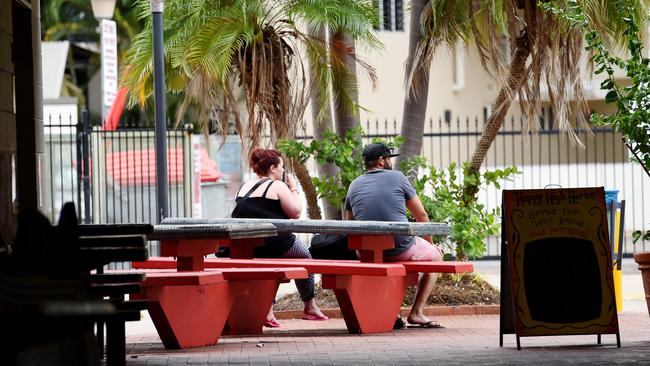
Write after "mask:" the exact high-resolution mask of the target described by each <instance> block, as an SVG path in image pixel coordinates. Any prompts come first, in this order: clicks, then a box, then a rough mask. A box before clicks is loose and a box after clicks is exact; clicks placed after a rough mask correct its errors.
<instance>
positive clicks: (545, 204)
mask: <svg viewBox="0 0 650 366" xmlns="http://www.w3.org/2000/svg"><path fill="white" fill-rule="evenodd" d="M501 228H502V230H501V318H500V330H499V337H500V339H499V346H503V335H504V334H515V335H516V337H517V349H521V344H520V337H528V336H549V335H578V334H596V335H598V338H597V339H598V343H599V344H600V335H601V334H616V343H617V345H618V347H620V346H621V339H620V333H619V329H618V316H617V313H616V297H615V294H614V282H613V278H612V263H611V258H612V257H611V253H610V246H609V239H608V238H609V235H608V232H607V231H608V230H607V211H606V209H605V191H604V189H603V188H602V187H598V188H569V189H534V190H504V191H503V201H502V224H501Z"/></svg>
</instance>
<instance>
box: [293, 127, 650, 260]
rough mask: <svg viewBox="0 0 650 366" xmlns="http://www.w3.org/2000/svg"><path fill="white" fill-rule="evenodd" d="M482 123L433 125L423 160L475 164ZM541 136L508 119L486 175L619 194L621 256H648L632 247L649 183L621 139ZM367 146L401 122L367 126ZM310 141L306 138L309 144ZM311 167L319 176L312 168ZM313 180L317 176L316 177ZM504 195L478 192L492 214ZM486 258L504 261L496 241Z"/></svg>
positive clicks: (649, 222) (516, 183)
mask: <svg viewBox="0 0 650 366" xmlns="http://www.w3.org/2000/svg"><path fill="white" fill-rule="evenodd" d="M483 121H484V118H464V119H461V118H458V119H455V120H450V121H449V122H446V121H444V120H443V119H442V118H441V119H438V120H433V119H431V120H429V121H427V123H426V126H425V132H424V134H423V146H422V155H423V156H425V157H426V158H427V159H428V160H429V162H431V163H432V164H433V165H434V166H435V167H437V168H446V167H448V166H449V164H450V163H452V162H454V163H456V164H458V165H460V163H462V162H464V161H469V160H471V156H472V154H473V152H474V149H475V146H476V144H477V142H478V140H479V138H480V136H481V132H482V127H483ZM541 124H542V125H543V126H545V127H546V128H545V129H541V130H540V131H539V132H537V133H522V131H524V130H525V126H524V122H523V121H522V120H521V119H518V118H514V117H510V118H508V119H507V120H506V122H505V123H504V126H503V127H502V129H501V131H500V132H499V134H498V136H497V138H496V139H495V141H494V144H493V145H492V147H491V148H490V151H489V152H488V155H487V156H486V159H485V162H484V164H483V169H485V170H494V169H498V168H503V167H506V166H517V167H518V168H519V170H521V171H522V174H520V175H517V176H516V177H514V178H513V180H512V181H507V182H504V183H503V184H502V189H536V188H545V187H547V186H549V185H552V186H561V187H564V188H570V187H594V186H604V187H605V189H617V190H619V195H618V199H619V201H621V200H626V209H625V215H624V226H625V228H624V234H625V235H624V241H623V245H622V247H623V253H624V254H627V255H629V254H630V253H633V252H634V251H635V249H636V250H646V246H647V247H650V243H649V242H641V243H638V244H637V245H636V248H635V247H634V245H633V244H632V240H631V232H632V231H633V230H640V229H643V230H648V229H649V228H650V205H648V204H647V195H650V179H648V177H647V176H645V175H644V173H643V169H642V168H641V167H640V166H639V165H638V164H635V163H631V162H629V154H628V151H627V148H626V147H625V145H624V144H623V143H622V140H621V136H620V135H619V134H618V133H615V132H613V131H611V130H610V129H605V128H594V129H592V130H591V131H586V130H578V131H577V133H578V136H579V137H580V140H581V141H582V144H583V145H584V146H582V147H581V146H579V145H575V144H572V143H571V142H570V141H569V139H568V137H567V136H566V135H564V134H563V133H561V132H560V131H558V130H557V129H551V128H549V126H548V125H549V124H548V123H543V121H542V123H541ZM363 127H364V130H365V131H366V136H365V138H364V143H367V142H369V141H370V139H372V138H374V137H381V138H385V139H394V138H395V137H396V136H398V135H399V134H400V125H399V123H397V121H389V120H384V121H379V120H375V121H366V122H365V123H364V125H363ZM311 138H312V137H311V136H302V137H301V139H304V141H305V142H306V143H308V142H309V140H310V139H311ZM309 164H311V165H310V166H309V168H310V170H311V171H312V172H315V171H316V168H315V165H314V162H313V161H312V162H310V163H309ZM314 174H315V173H314ZM502 189H496V188H486V189H482V190H481V191H480V192H479V200H480V201H481V202H483V203H484V204H486V206H487V207H488V208H496V207H500V205H501V191H502ZM487 247H488V248H487V252H486V255H487V256H494V257H497V256H500V244H499V239H498V238H497V237H492V238H489V240H488V243H487Z"/></svg>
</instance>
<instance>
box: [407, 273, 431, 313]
mask: <svg viewBox="0 0 650 366" xmlns="http://www.w3.org/2000/svg"><path fill="white" fill-rule="evenodd" d="M437 278H438V275H437V274H435V273H421V274H420V278H419V279H418V285H417V287H416V288H415V299H414V300H413V307H411V312H410V313H409V316H408V317H407V321H408V322H409V323H410V324H424V323H427V322H430V321H431V319H429V318H428V317H427V316H426V315H424V306H425V305H426V303H427V299H428V298H429V295H431V291H433V286H434V285H435V284H436V279H437Z"/></svg>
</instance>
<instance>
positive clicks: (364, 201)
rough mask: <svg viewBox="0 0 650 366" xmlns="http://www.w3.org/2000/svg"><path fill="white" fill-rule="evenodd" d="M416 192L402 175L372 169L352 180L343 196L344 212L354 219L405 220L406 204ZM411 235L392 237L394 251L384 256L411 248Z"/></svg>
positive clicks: (397, 172) (393, 171)
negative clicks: (350, 213) (350, 212)
mask: <svg viewBox="0 0 650 366" xmlns="http://www.w3.org/2000/svg"><path fill="white" fill-rule="evenodd" d="M415 195H416V193H415V189H413V186H412V185H411V183H410V182H409V181H408V179H406V177H405V176H404V174H402V172H400V171H396V170H383V169H381V170H371V171H369V172H366V174H364V175H362V176H360V177H358V178H357V179H355V180H354V181H353V182H352V183H351V184H350V188H349V189H348V195H347V196H346V197H345V209H346V210H348V211H352V215H353V217H354V219H355V220H366V221H371V220H373V221H408V220H407V218H406V201H408V200H410V199H411V198H413V197H415ZM414 241H415V238H414V237H413V236H397V235H396V236H395V248H394V249H388V250H385V251H384V255H396V254H400V253H403V252H405V251H406V250H407V249H408V248H410V247H411V245H413V242H414Z"/></svg>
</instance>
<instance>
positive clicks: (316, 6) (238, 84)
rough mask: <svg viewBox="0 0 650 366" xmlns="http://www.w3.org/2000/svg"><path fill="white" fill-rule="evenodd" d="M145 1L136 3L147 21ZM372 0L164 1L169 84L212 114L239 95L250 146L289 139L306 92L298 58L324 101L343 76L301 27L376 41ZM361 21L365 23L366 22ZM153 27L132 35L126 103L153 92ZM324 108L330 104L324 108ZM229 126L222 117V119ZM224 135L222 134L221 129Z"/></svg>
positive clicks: (319, 42) (244, 132) (243, 128)
mask: <svg viewBox="0 0 650 366" xmlns="http://www.w3.org/2000/svg"><path fill="white" fill-rule="evenodd" d="M148 4H149V2H148V1H144V0H140V1H139V2H138V4H137V6H138V8H139V9H140V12H141V16H142V17H143V18H144V17H147V16H148ZM373 11H374V10H373V9H372V3H371V1H361V2H359V1H352V0H321V1H314V0H281V1H262V0H258V1H251V0H230V1H226V0H207V1H203V2H187V1H181V0H174V1H168V2H167V3H166V9H165V49H166V50H167V55H166V63H167V67H166V70H169V71H168V72H167V75H166V77H167V85H169V89H170V91H172V92H185V96H186V98H188V103H192V102H193V103H195V104H197V105H199V106H202V107H203V108H204V109H206V110H207V111H210V110H211V109H213V108H214V107H215V106H218V105H221V104H223V99H224V98H225V99H226V100H228V101H230V102H231V105H232V104H236V102H237V101H236V99H235V98H236V96H237V95H238V91H241V93H243V95H244V99H245V102H246V103H245V105H246V109H247V114H248V119H247V121H246V124H245V125H244V123H238V124H237V126H236V128H237V132H238V133H239V134H240V136H242V138H246V139H247V141H248V142H249V147H250V146H257V145H260V144H261V141H262V136H263V134H264V133H268V134H269V136H270V137H271V141H270V142H271V143H272V144H274V143H275V142H276V141H277V139H278V138H286V137H292V136H293V135H294V134H295V131H296V130H298V128H300V127H301V126H302V116H303V113H304V110H305V107H306V104H307V102H308V97H309V90H310V88H304V87H302V85H306V84H307V83H308V81H307V77H306V73H305V70H304V65H303V63H302V59H301V58H300V57H299V56H298V55H299V53H300V52H304V53H305V54H306V55H307V56H308V59H309V62H310V65H312V67H313V68H315V69H318V70H319V71H318V72H317V73H315V74H313V75H311V82H315V83H317V84H318V85H319V86H318V87H319V88H320V90H321V91H324V92H323V93H321V98H323V100H327V98H330V95H331V93H329V92H327V91H328V90H329V86H328V82H330V81H331V80H332V79H334V78H336V79H341V78H345V77H347V75H346V74H344V73H338V74H336V72H337V71H338V70H335V69H334V68H332V67H330V65H329V62H328V57H327V54H328V44H327V43H326V42H324V41H323V40H321V39H316V38H313V37H310V36H309V35H308V34H306V33H304V32H303V31H302V30H301V29H300V27H299V26H300V25H301V24H304V25H305V26H306V27H308V28H309V27H318V26H322V25H328V26H329V27H330V28H332V29H341V30H344V31H346V32H349V33H352V34H355V35H357V36H358V37H363V38H367V39H369V40H370V41H374V42H377V41H376V39H375V38H374V35H373V34H372V32H371V31H372V20H373V19H374V18H372V14H374V13H373ZM364 24H365V25H364ZM150 32H151V25H150V22H149V23H148V24H147V26H146V28H145V31H144V32H142V33H140V34H139V35H137V36H136V38H135V40H134V42H133V44H132V46H131V48H130V49H129V51H128V52H127V55H126V58H125V63H126V64H127V65H128V67H127V68H125V70H126V71H125V73H124V76H125V77H124V80H125V85H126V86H127V87H128V88H129V90H130V96H131V102H132V103H136V102H137V103H141V104H144V103H145V101H146V99H147V98H148V97H149V96H150V95H151V93H152V67H151V65H152V58H151V52H152V46H151V37H150ZM323 105H327V103H323ZM222 121H223V122H224V123H228V122H229V121H228V120H227V119H222ZM222 127H223V128H222V129H221V131H222V132H224V133H225V131H226V130H227V129H226V128H225V127H226V126H222Z"/></svg>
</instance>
